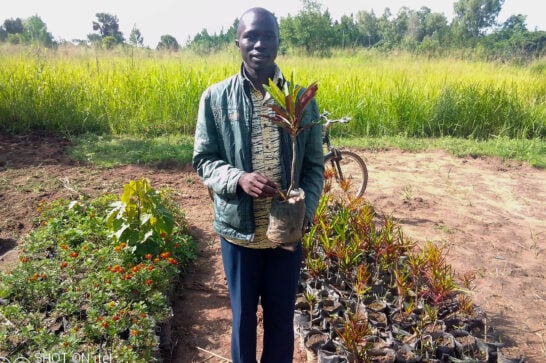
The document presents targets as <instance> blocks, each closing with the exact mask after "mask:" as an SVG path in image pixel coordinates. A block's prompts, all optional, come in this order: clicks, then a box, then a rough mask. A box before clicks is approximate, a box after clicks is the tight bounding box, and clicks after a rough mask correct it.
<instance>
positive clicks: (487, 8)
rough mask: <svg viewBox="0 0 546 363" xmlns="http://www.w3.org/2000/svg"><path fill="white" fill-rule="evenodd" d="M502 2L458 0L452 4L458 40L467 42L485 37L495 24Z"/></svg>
mask: <svg viewBox="0 0 546 363" xmlns="http://www.w3.org/2000/svg"><path fill="white" fill-rule="evenodd" d="M503 4H504V0H459V1H457V2H455V3H454V4H453V8H454V10H455V14H456V15H455V18H454V19H453V24H454V25H455V30H456V34H457V36H458V38H459V39H460V40H463V41H464V40H468V39H471V38H474V39H476V38H478V37H480V36H483V35H485V32H486V30H487V29H488V28H490V27H492V26H493V25H495V24H496V21H497V16H498V15H499V13H500V11H501V9H502V5H503Z"/></svg>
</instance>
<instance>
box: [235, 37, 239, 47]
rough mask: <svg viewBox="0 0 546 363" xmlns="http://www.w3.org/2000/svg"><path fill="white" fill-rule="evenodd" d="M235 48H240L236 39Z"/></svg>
mask: <svg viewBox="0 0 546 363" xmlns="http://www.w3.org/2000/svg"><path fill="white" fill-rule="evenodd" d="M235 46H236V47H237V48H239V39H235Z"/></svg>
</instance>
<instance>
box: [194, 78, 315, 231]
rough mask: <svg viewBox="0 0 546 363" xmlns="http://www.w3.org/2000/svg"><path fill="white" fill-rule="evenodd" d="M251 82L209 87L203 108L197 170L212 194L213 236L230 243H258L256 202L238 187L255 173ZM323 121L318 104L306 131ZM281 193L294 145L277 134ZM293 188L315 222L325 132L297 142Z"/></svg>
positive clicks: (309, 112)
mask: <svg viewBox="0 0 546 363" xmlns="http://www.w3.org/2000/svg"><path fill="white" fill-rule="evenodd" d="M249 87H250V85H249V84H248V81H246V80H245V79H244V77H243V76H242V75H241V73H238V74H236V75H234V76H232V77H230V78H228V79H226V80H224V81H221V82H219V83H217V84H214V85H212V86H211V87H209V88H208V89H207V90H205V92H203V95H202V96H201V100H200V103H199V113H198V115H197V126H196V130H195V144H194V151H193V167H194V168H195V170H196V171H197V173H198V175H199V177H200V178H201V180H202V181H203V182H204V184H205V185H206V186H207V187H208V188H210V189H212V191H213V192H214V193H213V195H214V224H213V228H214V230H215V232H217V233H218V234H220V235H221V236H224V237H227V238H234V239H239V240H246V241H251V240H252V239H253V237H254V216H253V208H252V197H250V196H249V195H248V194H246V193H245V192H243V190H242V189H241V188H240V187H238V181H239V177H240V176H241V174H242V173H244V172H252V151H251V142H250V140H251V137H250V134H251V124H250V123H251V120H252V102H251V99H250V95H249V92H250V91H249ZM318 120H319V111H318V107H317V104H316V102H315V100H313V101H312V102H311V103H309V105H308V106H307V107H306V109H305V111H304V113H303V118H302V125H306V124H308V123H310V122H313V121H318ZM279 132H280V133H281V147H280V154H281V155H279V157H280V158H281V165H282V170H283V175H282V186H281V187H282V189H283V190H286V189H288V186H289V184H290V166H291V162H292V144H291V141H290V136H289V135H288V133H287V132H285V131H284V130H282V129H281V128H279ZM297 145H298V146H297V148H298V151H297V156H298V158H297V163H296V175H295V187H300V188H302V189H303V190H304V191H305V204H306V217H307V218H308V219H309V220H310V221H312V220H313V216H314V215H315V211H316V208H317V206H318V202H319V199H320V196H321V194H322V188H323V178H324V159H323V158H324V155H323V148H322V132H321V126H320V125H319V124H318V125H316V126H313V127H310V128H307V129H306V130H305V131H303V132H301V133H300V135H299V136H298V144H297Z"/></svg>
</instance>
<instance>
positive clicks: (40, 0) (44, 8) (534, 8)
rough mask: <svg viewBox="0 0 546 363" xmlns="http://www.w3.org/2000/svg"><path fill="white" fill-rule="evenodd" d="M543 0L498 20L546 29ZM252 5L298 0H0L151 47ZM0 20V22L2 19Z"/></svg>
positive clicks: (53, 23) (69, 26) (15, 9)
mask: <svg viewBox="0 0 546 363" xmlns="http://www.w3.org/2000/svg"><path fill="white" fill-rule="evenodd" d="M455 1H456V0H453V1H452V0H383V1H377V0H321V1H320V0H319V2H320V3H321V4H322V5H323V10H325V9H328V10H329V12H330V14H331V15H332V18H333V19H334V20H339V19H340V18H341V16H342V15H350V14H356V12H358V11H359V10H366V11H372V10H373V11H374V13H375V14H376V15H377V16H380V15H381V14H383V11H384V10H385V8H387V7H388V8H389V9H390V10H391V13H392V14H396V13H397V12H398V11H399V10H400V8H401V7H403V6H406V7H408V8H409V9H412V10H419V9H420V8H421V7H422V6H426V7H428V8H430V9H431V11H432V12H437V13H443V14H444V15H445V16H446V17H447V18H448V20H449V21H450V20H451V19H452V18H453V16H454V12H453V4H454V3H455ZM543 4H544V3H543V1H542V0H505V2H504V5H503V7H502V11H501V13H500V14H499V17H498V20H499V21H500V22H503V21H504V20H506V19H507V18H508V17H509V16H511V15H517V14H523V15H526V16H527V22H526V24H527V28H528V29H529V30H544V31H546V16H544V9H543V6H544V5H543ZM254 6H261V7H265V8H267V9H269V10H271V11H272V12H273V13H275V15H276V16H277V17H278V18H282V17H286V16H288V15H292V16H293V15H297V14H298V12H299V11H300V10H301V1H298V0H275V1H271V0H269V1H257V0H256V1H249V0H216V1H214V0H193V1H192V0H190V1H188V0H186V1H184V0H151V1H150V0H88V1H81V0H9V1H6V0H2V4H1V5H0V22H1V23H3V22H4V20H5V19H15V18H21V19H26V18H28V17H31V16H33V15H38V16H39V17H40V18H41V19H42V21H44V23H45V24H46V25H47V30H48V31H49V32H50V33H51V34H52V35H53V37H54V39H55V40H67V41H71V40H73V39H87V34H89V33H93V29H92V22H93V21H94V20H96V19H97V18H96V15H95V14H97V13H108V14H111V15H115V16H117V17H118V20H119V25H120V31H121V32H122V33H123V35H124V36H125V39H128V38H129V35H130V34H131V30H132V29H133V27H134V26H136V28H138V29H139V30H140V33H141V35H142V37H143V39H144V45H146V46H149V47H151V48H155V47H156V45H157V43H158V42H159V40H160V37H161V35H165V34H169V35H172V36H173V37H175V38H176V40H177V41H178V43H180V44H185V43H186V41H187V40H188V38H193V37H194V36H195V35H196V34H197V33H199V32H200V31H201V30H203V29H207V31H208V32H209V34H214V33H219V32H220V31H221V30H222V29H223V30H227V29H228V28H229V27H230V26H231V25H232V24H233V21H234V20H235V19H236V18H238V17H239V16H240V15H241V13H242V12H243V11H245V10H246V9H248V8H251V7H254ZM1 23H0V24H1Z"/></svg>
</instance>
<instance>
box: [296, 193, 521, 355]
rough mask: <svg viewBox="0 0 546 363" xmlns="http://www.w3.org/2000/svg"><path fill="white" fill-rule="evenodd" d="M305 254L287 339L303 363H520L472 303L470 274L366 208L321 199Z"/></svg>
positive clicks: (345, 201) (434, 247) (432, 246)
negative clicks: (293, 340) (292, 334)
mask: <svg viewBox="0 0 546 363" xmlns="http://www.w3.org/2000/svg"><path fill="white" fill-rule="evenodd" d="M304 251H305V259H304V266H303V270H302V274H301V279H300V289H299V293H298V296H297V302H296V315H295V330H296V332H297V334H298V335H299V336H300V338H301V344H302V346H304V347H305V348H306V350H307V352H308V358H309V361H314V362H322V363H326V362H391V363H393V362H468V363H469V362H503V363H508V362H523V358H521V359H517V360H510V359H508V358H506V357H504V356H503V354H502V347H503V344H502V341H501V338H500V336H499V335H498V334H497V333H496V332H495V330H494V328H493V327H491V326H490V324H489V323H488V320H487V318H486V316H485V314H483V313H482V312H481V311H480V309H479V308H478V307H477V306H476V305H475V304H474V302H473V300H472V297H471V294H470V292H471V291H470V289H471V287H472V282H473V279H474V277H475V276H474V274H473V273H472V272H466V273H463V274H461V275H457V274H456V273H455V271H453V269H452V267H451V266H450V265H449V264H447V263H446V260H445V251H444V250H443V249H442V248H440V247H439V246H438V245H436V244H434V243H431V242H427V243H425V244H424V245H421V246H420V247H419V246H418V244H417V243H415V242H414V241H412V240H410V239H409V238H406V237H405V236H404V235H403V233H402V229H401V228H400V226H399V225H397V224H396V223H395V222H394V221H393V219H392V218H389V217H385V218H379V217H378V216H377V215H376V213H375V212H374V210H373V208H372V207H371V206H370V205H369V204H367V203H366V202H365V201H364V200H362V199H360V198H352V197H350V196H348V195H346V196H341V197H339V196H336V197H334V196H332V195H330V194H329V193H325V194H324V195H323V197H322V199H321V202H320V205H319V208H318V211H317V215H316V218H315V223H314V225H313V227H312V229H311V231H310V232H309V233H308V234H307V235H306V236H305V237H304Z"/></svg>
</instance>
